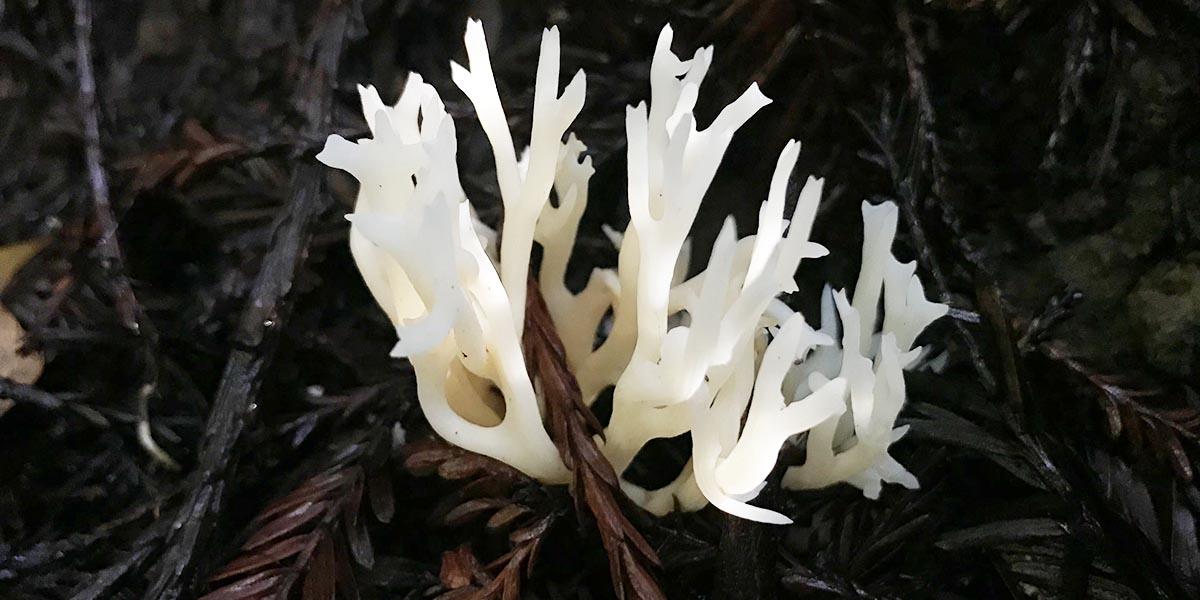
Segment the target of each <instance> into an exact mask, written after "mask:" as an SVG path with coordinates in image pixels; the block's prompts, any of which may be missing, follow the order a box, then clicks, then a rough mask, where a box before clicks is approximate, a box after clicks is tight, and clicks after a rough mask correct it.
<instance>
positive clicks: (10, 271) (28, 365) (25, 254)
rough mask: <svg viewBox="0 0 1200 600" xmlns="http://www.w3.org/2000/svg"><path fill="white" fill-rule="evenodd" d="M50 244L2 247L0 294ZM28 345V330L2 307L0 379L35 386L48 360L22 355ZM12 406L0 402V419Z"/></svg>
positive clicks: (39, 241) (40, 241)
mask: <svg viewBox="0 0 1200 600" xmlns="http://www.w3.org/2000/svg"><path fill="white" fill-rule="evenodd" d="M49 241H50V238H49V237H42V238H35V239H32V240H26V241H23V242H18V243H16V244H9V245H7V246H0V291H4V288H5V287H6V286H7V285H8V282H9V281H11V280H12V278H13V275H15V274H16V273H17V271H19V270H20V269H21V267H23V266H25V263H27V262H29V259H31V258H33V257H34V256H36V255H37V253H38V252H41V250H42V248H45V247H46V244H47V243H48V242H49ZM24 342H25V329H24V328H22V327H21V323H20V322H18V321H17V318H16V317H14V316H13V315H12V313H10V312H8V309H6V308H5V307H4V305H3V304H0V377H7V378H8V379H11V380H13V381H16V382H17V383H33V382H35V381H37V379H38V377H41V375H42V367H44V366H45V359H43V358H42V355H41V353H39V352H30V353H22V352H21V346H22V345H23V344H24ZM11 406H12V402H11V401H9V400H7V399H5V398H0V415H3V414H4V413H5V411H7V410H8V409H9V408H10V407H11Z"/></svg>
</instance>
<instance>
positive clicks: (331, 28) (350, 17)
mask: <svg viewBox="0 0 1200 600" xmlns="http://www.w3.org/2000/svg"><path fill="white" fill-rule="evenodd" d="M357 13H358V6H357V4H356V3H353V2H338V1H336V0H326V1H325V2H323V3H322V4H321V6H320V8H319V9H318V14H317V15H315V17H314V18H313V19H312V20H311V22H312V23H313V24H314V30H313V31H312V32H311V33H310V35H309V38H308V40H307V43H306V44H305V51H306V56H305V57H304V58H305V59H306V63H305V64H304V65H303V66H302V67H301V73H300V77H299V78H298V81H297V87H296V92H295V105H296V107H297V108H298V109H299V110H300V113H301V115H302V116H303V117H304V119H305V121H306V123H305V126H304V128H303V136H304V137H311V136H315V135H318V134H319V133H320V132H323V131H327V130H328V129H329V120H330V105H331V102H332V87H333V85H334V83H335V82H336V80H337V69H338V61H339V59H340V57H341V53H342V50H343V48H344V47H345V43H346V41H347V40H348V38H349V37H350V36H351V35H353V34H354V33H355V26H356V24H357V21H356V18H357ZM290 187H291V190H292V192H291V199H290V201H289V202H288V205H287V206H286V207H285V208H284V210H283V212H282V213H281V214H280V215H279V217H278V218H277V220H276V221H275V223H274V224H273V233H272V235H271V239H272V245H271V248H270V250H269V251H268V252H267V254H266V256H264V257H263V261H262V265H261V267H260V269H259V273H258V276H257V277H256V278H255V281H254V285H253V287H252V288H251V291H250V294H249V299H248V303H247V305H246V308H245V309H244V311H243V313H242V316H241V318H240V320H239V323H238V327H237V330H236V332H235V333H234V336H233V339H234V343H235V348H234V350H233V351H232V352H231V353H230V355H229V359H228V361H227V362H226V364H225V370H224V373H223V374H222V376H221V382H220V384H219V386H218V388H217V392H216V396H215V399H214V401H213V404H212V409H211V412H210V413H209V417H208V422H207V425H206V427H205V432H206V433H205V436H204V438H203V440H202V441H201V445H200V458H199V464H197V466H196V468H195V469H194V470H193V472H192V475H191V477H192V481H191V483H192V492H191V493H190V494H189V497H188V498H187V500H186V501H185V502H184V505H183V506H182V507H181V509H180V512H179V513H178V515H177V516H176V517H175V522H174V531H173V533H172V535H171V537H170V539H169V540H168V541H167V545H166V548H165V549H164V551H163V552H162V554H161V557H160V559H159V561H158V566H157V569H156V572H155V575H154V578H153V583H152V584H151V587H150V590H149V593H148V594H147V596H146V597H148V598H177V597H179V596H181V595H184V594H185V593H186V592H187V591H188V590H189V589H190V588H191V587H192V586H193V584H194V578H195V576H196V571H197V568H198V566H199V565H198V564H197V563H198V559H199V558H200V557H201V556H203V552H202V551H201V549H202V548H204V547H205V545H206V543H207V541H208V540H207V536H208V535H210V530H211V525H212V524H213V522H214V520H215V518H216V516H217V515H218V514H219V512H220V510H221V508H222V506H223V501H224V497H225V492H226V489H225V485H226V481H227V479H228V473H229V472H230V471H231V469H232V467H233V463H234V458H235V457H234V448H235V446H236V445H237V443H238V441H239V440H240V439H241V436H242V431H243V429H244V427H245V425H246V420H247V419H248V417H249V413H250V410H251V406H252V405H253V403H254V399H255V397H256V396H257V393H258V388H259V385H260V384H261V383H262V378H263V375H264V373H265V371H266V370H267V369H268V368H269V366H270V364H271V361H272V359H273V358H274V353H275V348H276V345H277V342H278V339H279V332H280V331H281V330H282V323H283V321H284V320H285V319H286V318H287V316H288V314H289V312H290V308H291V300H292V296H291V293H290V292H291V291H292V286H293V283H294V282H295V279H296V275H297V273H298V271H299V270H300V267H301V265H302V264H303V263H304V261H305V259H306V248H307V247H308V242H309V240H310V238H311V236H312V232H311V227H312V225H313V223H314V221H315V220H316V218H317V216H318V215H320V214H321V213H322V212H324V211H325V210H326V209H327V208H328V206H329V204H330V200H329V197H328V195H327V194H326V193H325V191H324V189H323V176H322V173H321V170H320V167H319V166H318V165H317V164H316V163H314V162H313V161H311V160H303V161H298V162H297V166H296V167H295V169H294V171H293V172H292V176H291V183H290Z"/></svg>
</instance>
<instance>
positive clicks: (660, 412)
mask: <svg viewBox="0 0 1200 600" xmlns="http://www.w3.org/2000/svg"><path fill="white" fill-rule="evenodd" d="M671 37H672V32H671V29H670V27H665V28H663V30H662V34H661V35H660V36H659V39H658V45H657V47H656V48H655V51H654V60H653V62H652V63H651V68H650V102H649V105H648V106H647V104H646V103H645V102H643V103H641V104H639V105H638V106H636V107H630V108H629V109H628V110H627V111H626V119H625V123H626V124H625V127H626V134H627V136H628V141H629V148H628V153H629V154H628V164H629V173H628V184H629V190H628V195H629V213H630V217H631V218H630V224H629V227H628V229H626V231H625V232H624V233H623V234H616V233H612V232H610V237H611V238H612V239H613V241H614V242H615V243H617V244H619V246H620V253H619V259H618V266H617V268H616V269H596V270H595V271H593V272H592V275H591V279H590V280H589V281H588V284H587V286H586V287H585V288H584V289H583V290H582V291H581V292H579V293H573V292H572V291H570V290H569V289H568V288H567V287H566V285H565V283H564V276H565V274H566V270H567V262H568V260H569V259H570V256H571V251H572V248H573V246H574V244H575V238H576V234H577V230H578V227H579V221H580V217H581V215H582V214H583V210H584V207H585V205H586V204H587V201H588V180H589V179H590V177H591V175H592V166H591V159H590V158H587V157H584V156H583V152H584V151H585V150H586V148H585V146H584V145H583V144H582V143H581V142H580V141H579V140H577V139H576V138H575V137H574V135H568V134H567V129H568V127H569V126H570V124H571V122H572V121H573V120H574V119H575V117H576V116H577V115H578V114H579V111H580V109H581V108H582V106H583V101H584V86H585V83H584V74H583V72H582V71H581V72H579V73H576V74H575V76H574V77H573V78H572V79H571V82H570V83H569V84H568V85H567V86H566V88H565V89H563V90H562V92H561V93H560V92H559V90H558V79H559V36H558V30H557V28H551V29H549V30H547V31H545V32H544V33H543V35H542V44H541V53H540V57H539V61H538V67H537V80H536V87H535V93H534V102H533V128H532V135H531V140H530V142H529V146H528V148H527V149H526V150H525V152H524V153H523V154H522V155H521V158H520V159H518V155H517V153H516V151H515V147H514V144H513V139H512V134H511V133H510V131H509V128H508V119H507V117H506V115H505V112H504V107H503V106H502V105H501V102H500V98H499V94H498V93H497V90H496V83H495V79H494V77H493V75H492V69H491V64H490V59H489V57H488V49H487V44H486V42H485V40H484V34H483V27H482V25H481V24H480V22H479V21H474V20H473V21H470V22H468V24H467V32H466V47H467V57H468V66H466V67H464V66H461V65H458V64H451V67H452V72H453V79H454V82H455V83H456V84H457V85H458V87H459V88H461V89H462V91H463V92H464V93H465V94H466V95H467V97H468V98H469V99H470V101H471V102H472V103H473V104H474V106H475V112H476V114H477V115H478V118H479V122H480V124H481V125H482V127H483V131H484V132H485V133H486V134H487V137H488V140H489V141H490V143H491V145H492V150H493V154H494V156H495V162H496V177H497V180H498V183H499V190H500V197H501V200H502V202H503V207H504V220H503V228H502V231H501V239H502V240H503V244H501V245H500V248H499V253H498V255H497V254H496V252H495V248H492V247H490V246H491V245H493V244H494V240H495V232H493V231H491V230H489V229H488V228H487V227H486V226H484V225H483V224H482V223H480V222H479V221H478V219H476V218H475V217H474V213H473V211H472V210H471V206H470V204H469V203H468V201H467V198H466V196H465V194H464V192H463V188H462V185H461V184H460V182H459V175H458V169H457V166H456V164H455V160H456V140H455V131H454V122H453V120H452V119H451V118H450V116H449V115H447V114H446V110H445V108H444V106H443V105H442V102H441V100H440V98H439V97H438V93H437V91H436V90H434V88H433V87H432V86H430V85H428V84H426V83H424V82H423V81H422V79H421V77H420V76H419V75H417V74H415V73H414V74H411V75H410V76H409V79H408V82H407V84H406V86H405V88H404V93H403V94H402V95H401V97H400V99H399V101H398V102H397V103H396V104H395V105H393V106H387V105H385V104H384V103H383V102H382V101H381V100H380V97H379V94H378V93H377V92H376V91H375V88H373V87H360V88H359V91H360V93H361V96H362V105H363V113H364V116H365V117H366V119H367V122H368V124H369V125H370V128H371V133H372V137H369V138H365V139H361V140H358V141H357V142H354V143H352V142H349V141H347V140H345V139H343V138H341V137H339V136H336V135H334V136H330V137H329V140H328V142H327V143H326V145H325V149H324V150H323V151H322V152H321V153H320V154H319V155H318V156H317V158H318V159H319V160H321V161H322V162H324V163H325V164H327V165H329V166H332V167H336V168H339V169H344V170H346V171H348V172H350V173H351V174H352V175H354V177H356V178H357V179H358V180H359V182H360V184H361V188H360V191H359V196H358V202H357V205H356V207H355V210H354V214H353V215H351V216H350V220H351V222H352V226H351V231H350V246H351V250H352V251H353V255H354V259H355V261H356V262H357V264H358V267H359V269H360V270H361V271H362V275H363V278H364V279H365V280H366V283H367V285H368V286H369V288H370V290H371V292H372V294H374V296H375V299H376V300H377V301H378V302H379V304H380V306H381V307H382V308H383V310H384V311H385V312H386V313H387V315H388V317H389V318H390V319H391V321H392V322H393V323H394V324H395V326H396V334H397V337H398V341H397V343H396V347H395V349H394V350H393V352H392V354H393V355H394V356H397V357H407V358H408V359H409V360H410V361H411V362H412V364H413V366H414V368H415V370H416V374H417V381H418V395H419V398H420V403H421V408H422V409H423V410H424V412H425V415H426V416H427V417H428V419H429V422H430V424H431V425H432V426H433V428H434V430H435V431H437V433H438V434H439V435H441V436H442V437H444V438H445V439H447V440H448V441H450V442H452V443H454V444H456V445H458V446H461V447H463V448H466V449H468V450H471V451H474V452H478V453H481V454H485V455H487V456H491V457H493V458H496V459H499V460H502V461H504V462H506V463H508V464H510V465H512V466H514V467H516V468H518V469H520V470H521V471H523V472H525V473H527V474H529V475H531V476H533V477H536V478H539V479H541V480H543V481H546V482H551V483H563V482H566V481H568V480H569V476H568V473H567V470H566V468H565V467H564V465H563V462H562V460H561V459H560V458H559V454H558V452H557V451H556V449H555V446H554V444H553V443H552V442H551V440H550V436H549V435H548V434H547V432H546V428H545V427H544V425H543V421H542V414H541V408H540V405H541V401H540V398H539V396H538V390H537V389H536V388H535V386H534V384H533V382H532V381H531V380H530V376H529V374H528V372H527V370H526V364H525V358H524V357H523V356H522V352H521V334H522V331H523V329H524V319H525V315H524V311H525V294H526V280H527V278H528V277H529V273H528V271H529V264H530V255H531V252H532V247H533V244H534V242H536V243H538V244H540V245H541V246H542V249H543V260H542V261H541V264H540V272H539V280H540V286H541V291H542V294H543V295H544V296H545V299H546V304H547V306H548V308H549V311H550V314H551V316H552V318H553V320H554V324H555V326H556V328H557V329H558V332H559V334H560V336H561V338H562V340H563V343H564V346H565V349H566V352H567V360H568V363H569V365H570V367H571V368H572V369H573V371H574V374H575V376H576V377H577V378H578V380H579V383H580V387H581V389H582V392H583V397H584V400H585V402H588V403H589V404H590V403H592V402H594V401H595V400H596V398H597V397H598V396H599V395H600V394H601V392H602V391H603V390H605V389H606V388H608V387H610V386H612V387H613V388H614V389H613V411H612V418H611V420H610V422H609V424H608V426H607V428H606V429H605V431H604V437H603V440H597V442H598V443H599V444H600V446H601V448H602V450H603V451H604V453H605V455H606V456H607V458H608V459H609V460H610V461H611V462H612V464H613V466H614V468H615V469H616V471H617V472H618V473H620V472H622V471H624V470H625V469H626V468H627V467H628V466H629V464H630V463H631V462H632V460H633V459H634V457H635V456H636V455H637V453H638V452H639V451H640V450H641V448H642V446H643V445H645V444H646V442H648V441H650V440H652V439H655V438H663V437H673V436H677V435H680V434H683V433H687V432H690V433H691V436H692V448H693V450H692V460H691V461H690V463H689V464H688V466H686V467H685V468H684V469H683V471H682V472H681V473H680V474H679V476H678V478H677V479H676V480H675V481H674V482H673V483H671V484H670V485H667V486H665V487H662V488H660V489H656V490H645V489H641V488H638V487H637V486H635V485H632V484H629V483H624V484H623V485H624V488H625V491H626V493H628V494H629V496H630V497H631V498H633V499H634V500H635V501H637V502H638V503H639V504H641V505H642V506H644V507H645V508H647V509H648V510H650V511H652V512H654V513H657V514H662V513H665V512H667V511H669V510H672V509H674V508H681V509H685V510H694V509H698V508H700V507H702V506H704V505H705V504H706V503H708V502H711V503H713V504H715V505H716V506H718V507H719V508H721V509H722V510H725V511H727V512H729V513H732V514H735V515H738V516H741V517H745V518H748V519H754V520H757V521H765V522H770V523H787V522H789V521H788V519H787V518H786V517H784V516H783V515H781V514H778V513H776V512H773V511H769V510H766V509H763V508H760V507H756V506H751V505H750V504H748V503H747V502H748V501H750V500H751V499H753V498H754V497H755V496H756V495H757V494H758V492H759V490H761V489H762V487H763V485H764V480H765V479H766V477H767V476H768V474H769V473H770V472H771V470H772V469H773V468H774V466H775V463H776V460H777V455H778V453H779V450H780V447H781V446H782V445H783V444H785V443H787V442H788V440H789V439H791V438H795V437H796V436H799V435H800V434H806V436H807V439H806V440H805V441H804V443H807V459H806V462H805V463H804V464H803V465H799V466H793V467H791V468H789V469H788V470H787V472H786V475H785V477H784V481H783V483H784V486H785V487H788V488H794V489H799V488H816V487H823V486H828V485H832V484H835V483H838V482H848V483H851V484H853V485H856V486H858V487H860V488H862V490H863V492H864V493H865V494H866V495H867V496H871V497H876V496H877V495H878V494H879V491H880V486H881V484H882V482H885V481H886V482H891V483H898V484H900V485H903V486H905V487H909V488H913V487H916V485H917V481H916V478H914V477H913V475H912V474H911V473H909V472H908V471H907V470H905V468H904V467H903V466H901V465H900V464H899V463H898V462H897V461H896V460H895V459H893V458H892V457H891V456H890V455H889V454H888V447H889V446H890V445H891V444H892V442H894V441H896V440H898V439H899V438H900V437H901V436H902V435H903V434H904V428H895V427H894V423H895V421H896V416H897V414H898V413H899V412H900V409H901V407H902V406H903V404H904V398H905V391H904V377H903V370H904V369H905V368H906V367H909V366H911V365H912V364H913V362H914V361H915V360H916V359H917V358H918V355H919V354H920V348H914V347H913V341H914V340H915V339H916V337H917V335H918V334H919V333H920V332H921V330H922V329H924V328H925V326H926V325H928V324H929V323H930V322H932V321H933V320H934V319H936V318H938V317H939V316H941V315H943V314H944V313H945V312H946V307H945V306H944V305H942V304H937V303H933V302H930V301H928V300H926V298H925V294H924V291H923V289H922V287H921V283H920V281H919V280H918V279H917V277H916V276H915V275H914V270H915V267H914V265H913V264H912V263H907V264H906V263H901V262H899V261H898V260H896V258H894V257H893V256H892V254H891V252H890V248H891V245H892V240H893V237H894V236H895V232H896V212H897V211H896V207H895V206H894V205H893V204H890V203H884V204H880V205H875V206H872V205H869V204H866V203H864V204H863V219H864V226H865V242H864V244H863V262H862V271H861V274H860V275H859V278H858V283H857V285H855V288H854V294H853V297H852V298H850V297H848V296H847V295H846V293H845V292H844V291H836V292H835V291H833V290H831V289H828V288H827V289H826V290H825V292H824V298H823V303H822V311H821V312H822V315H821V324H820V329H813V328H812V327H811V326H810V325H809V324H808V323H807V322H806V321H805V319H804V316H803V315H801V314H799V313H796V312H794V311H792V310H791V309H790V308H788V307H787V306H786V305H785V304H784V303H783V302H782V301H781V300H779V299H778V296H779V295H780V294H782V293H787V292H793V291H796V290H797V286H796V282H795V279H794V275H795V272H796V270H797V267H798V265H799V264H800V261H801V260H803V259H806V258H815V257H819V256H822V255H824V254H825V253H826V250H825V248H823V247H821V246H820V245H818V244H815V243H813V242H810V241H808V237H809V232H810V230H811V228H812V225H813V219H814V217H815V215H816V210H817V203H818V201H819V200H820V195H821V186H822V181H821V180H820V179H812V178H809V179H808V181H807V182H806V183H805V184H804V186H803V188H802V190H801V191H800V194H799V198H798V199H796V201H795V209H794V210H793V212H792V214H791V215H790V218H785V215H784V207H785V204H788V201H787V198H786V195H787V183H788V177H789V175H790V173H791V171H792V169H793V168H794V166H795V164H796V160H797V157H798V155H799V152H800V145H799V144H798V143H797V142H795V141H792V142H789V143H788V144H787V145H786V146H785V147H784V149H783V152H782V153H781V154H780V155H779V159H778V162H777V163H776V167H775V174H774V176H773V177H772V180H771V185H770V190H769V193H768V196H767V200H766V202H764V203H763V204H762V208H761V209H760V211H759V219H758V230H757V233H756V234H755V235H752V236H749V237H745V238H742V239H740V240H739V239H736V233H735V228H734V226H733V222H732V220H727V221H726V223H725V226H724V228H723V229H722V230H721V233H720V235H719V236H718V237H717V240H716V244H715V246H714V248H713V251H712V255H711V257H710V258H709V261H708V266H707V268H706V269H705V270H704V271H703V272H701V273H699V274H698V275H695V276H693V277H692V278H690V279H687V280H686V281H682V275H683V274H684V273H686V272H687V267H688V253H689V252H688V248H689V245H688V237H687V236H688V232H689V230H690V229H691V226H692V222H693V221H694V219H695V218H696V213H697V211H698V210H699V208H700V201H701V199H702V198H703V197H704V194H705V192H706V191H707V190H708V187H709V184H710V183H711V182H712V180H713V177H714V175H715V174H716V171H717V167H718V166H719V164H720V162H721V159H722V156H723V155H724V153H725V150H726V148H727V146H728V145H729V142H730V140H731V138H732V137H733V134H734V133H735V132H736V131H737V130H738V129H739V128H740V127H741V126H742V124H744V123H745V122H746V121H747V120H749V119H750V118H751V117H752V116H753V115H754V114H755V113H756V112H757V111H758V110H759V109H760V108H762V107H763V106H765V105H766V104H767V103H769V102H770V101H769V100H768V99H767V98H766V97H765V96H763V94H762V93H761V92H760V91H759V90H758V87H757V86H755V85H751V86H750V87H749V89H747V90H746V91H745V92H744V93H743V94H742V95H741V96H740V97H739V98H738V99H737V100H735V101H734V102H733V103H732V104H730V105H728V106H726V107H725V108H724V110H722V111H721V112H720V114H719V115H717V117H716V119H714V120H713V122H712V123H710V124H709V125H708V126H707V127H705V128H704V129H699V128H698V125H697V123H696V119H695V116H694V115H693V112H692V111H693V108H694V107H695V105H696V99H697V96H698V94H699V89H700V83H701V82H702V80H703V79H704V75H705V73H706V72H707V70H708V68H709V65H710V64H711V62H712V57H713V50H712V48H711V47H708V48H702V49H700V50H698V51H696V53H695V54H694V55H693V56H692V57H691V58H690V59H688V60H681V59H680V58H679V57H678V56H676V55H675V54H674V53H672V52H671V49H670V46H671ZM564 137H565V141H564ZM551 193H554V194H555V195H556V197H557V198H558V202H557V205H552V204H551V203H550V202H549V198H550V195H551ZM881 302H882V315H883V318H882V321H881V322H877V315H878V314H880V312H881V311H880V310H879V307H880V303H881ZM608 315H611V316H608ZM606 319H611V321H606ZM602 322H603V323H605V324H606V325H605V327H601V325H602ZM600 330H605V331H606V333H605V334H604V335H603V337H602V339H597V331H600Z"/></svg>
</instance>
